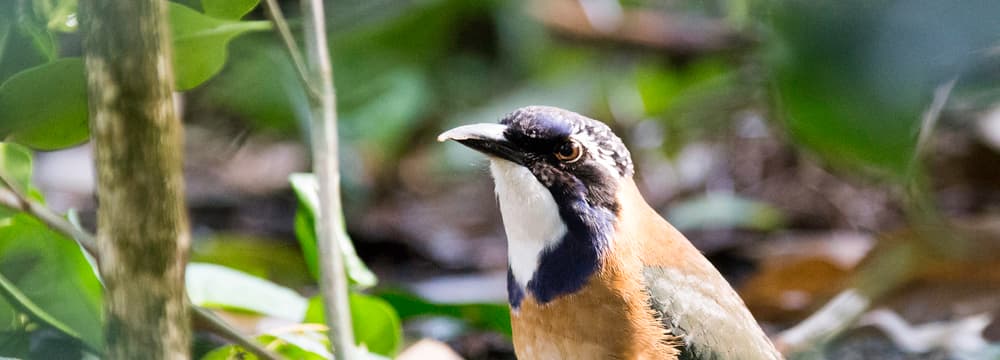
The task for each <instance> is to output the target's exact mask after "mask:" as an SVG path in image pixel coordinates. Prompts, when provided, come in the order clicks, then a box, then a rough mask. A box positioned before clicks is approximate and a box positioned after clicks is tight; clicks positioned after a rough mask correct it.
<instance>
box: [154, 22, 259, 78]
mask: <svg viewBox="0 0 1000 360" xmlns="http://www.w3.org/2000/svg"><path fill="white" fill-rule="evenodd" d="M169 12H170V29H171V31H172V35H173V41H174V74H175V75H176V82H177V88H178V89H179V90H188V89H192V88H194V87H195V86H198V85H200V84H201V83H203V82H205V81H206V80H208V79H209V78H211V77H212V76H213V75H215V74H216V73H218V72H219V70H221V69H222V65H224V64H225V62H226V53H227V49H226V47H227V45H228V44H229V41H230V40H232V39H233V38H234V37H236V36H238V35H240V34H243V33H245V32H248V31H257V30H268V29H270V28H271V24H270V23H268V22H267V21H232V20H222V19H216V18H213V17H210V16H206V15H204V14H202V13H199V12H197V11H195V10H193V9H191V8H189V7H186V6H183V5H180V4H176V3H172V2H171V3H169Z"/></svg>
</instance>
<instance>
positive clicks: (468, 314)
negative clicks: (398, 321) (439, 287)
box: [378, 289, 511, 336]
mask: <svg viewBox="0 0 1000 360" xmlns="http://www.w3.org/2000/svg"><path fill="white" fill-rule="evenodd" d="M378 296H379V297H380V298H382V299H384V300H385V301H387V302H388V303H389V304H391V305H392V307H393V308H394V309H396V311H397V312H398V313H399V316H400V318H402V319H403V320H409V319H415V318H419V317H428V316H444V317H449V318H453V319H457V320H461V321H463V322H465V323H467V324H469V325H471V326H473V327H475V328H478V329H482V330H489V331H495V332H497V333H500V334H503V335H506V336H510V334H511V327H510V310H509V309H508V308H507V304H491V303H469V304H440V303H434V302H430V301H427V300H424V299H422V298H420V297H419V296H416V295H413V294H410V293H408V292H406V291H401V290H391V289H390V290H383V291H381V292H379V293H378Z"/></svg>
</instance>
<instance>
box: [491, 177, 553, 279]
mask: <svg viewBox="0 0 1000 360" xmlns="http://www.w3.org/2000/svg"><path fill="white" fill-rule="evenodd" d="M490 173H492V174H493V182H494V183H495V184H496V192H497V200H498V201H499V202H500V214H501V215H502V216H503V225H504V230H505V231H506V232H507V261H508V262H509V264H510V270H511V272H512V273H513V274H514V280H515V281H517V283H518V285H520V286H521V288H522V289H523V288H525V286H526V285H527V284H528V280H531V278H532V276H534V274H535V270H537V269H538V260H539V256H540V255H541V253H542V251H543V250H545V249H546V248H548V247H551V246H555V245H556V244H558V243H559V240H560V239H562V237H563V236H564V235H566V224H565V223H563V221H562V218H560V217H559V207H558V206H557V205H556V201H555V199H554V198H552V194H551V193H550V192H549V189H546V188H545V186H543V185H542V183H540V182H538V180H537V179H535V176H534V175H532V174H531V171H530V170H528V169H527V168H525V167H523V166H521V165H518V164H515V163H513V162H510V161H507V160H502V159H497V158H491V159H490Z"/></svg>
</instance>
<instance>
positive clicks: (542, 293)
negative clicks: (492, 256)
mask: <svg viewBox="0 0 1000 360" xmlns="http://www.w3.org/2000/svg"><path fill="white" fill-rule="evenodd" d="M490 163H491V164H490V172H491V174H492V175H493V180H494V182H495V184H496V193H497V199H498V201H499V203H500V213H501V215H502V216H503V222H504V230H505V231H506V234H507V258H508V264H509V268H508V272H509V273H508V276H507V282H508V284H507V292H508V300H509V302H510V305H511V307H512V308H513V309H515V310H516V309H517V308H518V306H519V305H520V302H521V300H522V299H523V298H524V296H525V295H526V294H530V295H531V296H533V297H534V298H535V300H536V301H538V302H539V303H546V302H549V301H551V300H553V299H555V298H557V297H559V296H561V295H566V294H570V293H573V292H575V291H577V290H579V289H581V288H582V287H583V285H585V284H586V282H587V280H588V279H589V278H590V276H591V275H592V274H594V273H595V272H596V271H597V269H598V265H599V261H600V260H599V257H600V255H601V254H602V253H603V251H604V248H605V247H606V246H607V236H606V234H608V230H609V229H610V228H611V227H612V221H613V219H614V215H613V214H611V213H610V212H609V211H606V210H605V211H603V212H602V211H601V210H600V209H590V208H589V207H588V206H586V202H585V201H584V200H583V198H582V196H581V197H579V198H577V197H575V196H566V195H565V193H564V192H559V191H552V190H550V189H548V188H546V187H545V186H544V185H542V183H540V182H539V181H538V180H537V179H536V178H535V176H534V175H533V174H532V172H531V171H530V170H529V169H528V168H525V167H523V166H521V165H518V164H515V163H512V162H509V161H506V160H502V159H491V161H490ZM579 211H588V212H590V211H592V212H593V213H588V214H579V213H578V212H579ZM584 215H585V216H584Z"/></svg>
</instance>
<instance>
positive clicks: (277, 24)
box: [264, 0, 321, 101]
mask: <svg viewBox="0 0 1000 360" xmlns="http://www.w3.org/2000/svg"><path fill="white" fill-rule="evenodd" d="M264 8H265V9H267V13H268V18H270V19H271V23H273V24H274V29H275V30H277V31H278V36H279V37H281V42H283V43H284V44H285V48H287V49H288V56H290V57H291V58H292V64H293V65H294V66H295V73H296V74H297V75H298V76H299V81H301V82H302V86H303V87H304V88H305V90H306V94H307V95H308V96H309V99H311V100H312V101H318V100H319V98H320V96H321V94H320V92H319V90H317V89H316V86H315V85H313V82H312V81H310V80H309V79H310V77H309V72H308V70H307V68H306V62H305V60H303V59H302V52H301V51H300V50H299V45H298V44H296V43H295V37H293V36H292V31H291V30H290V29H289V27H288V21H287V20H285V15H284V13H282V12H281V6H279V5H278V2H277V0H264Z"/></svg>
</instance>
